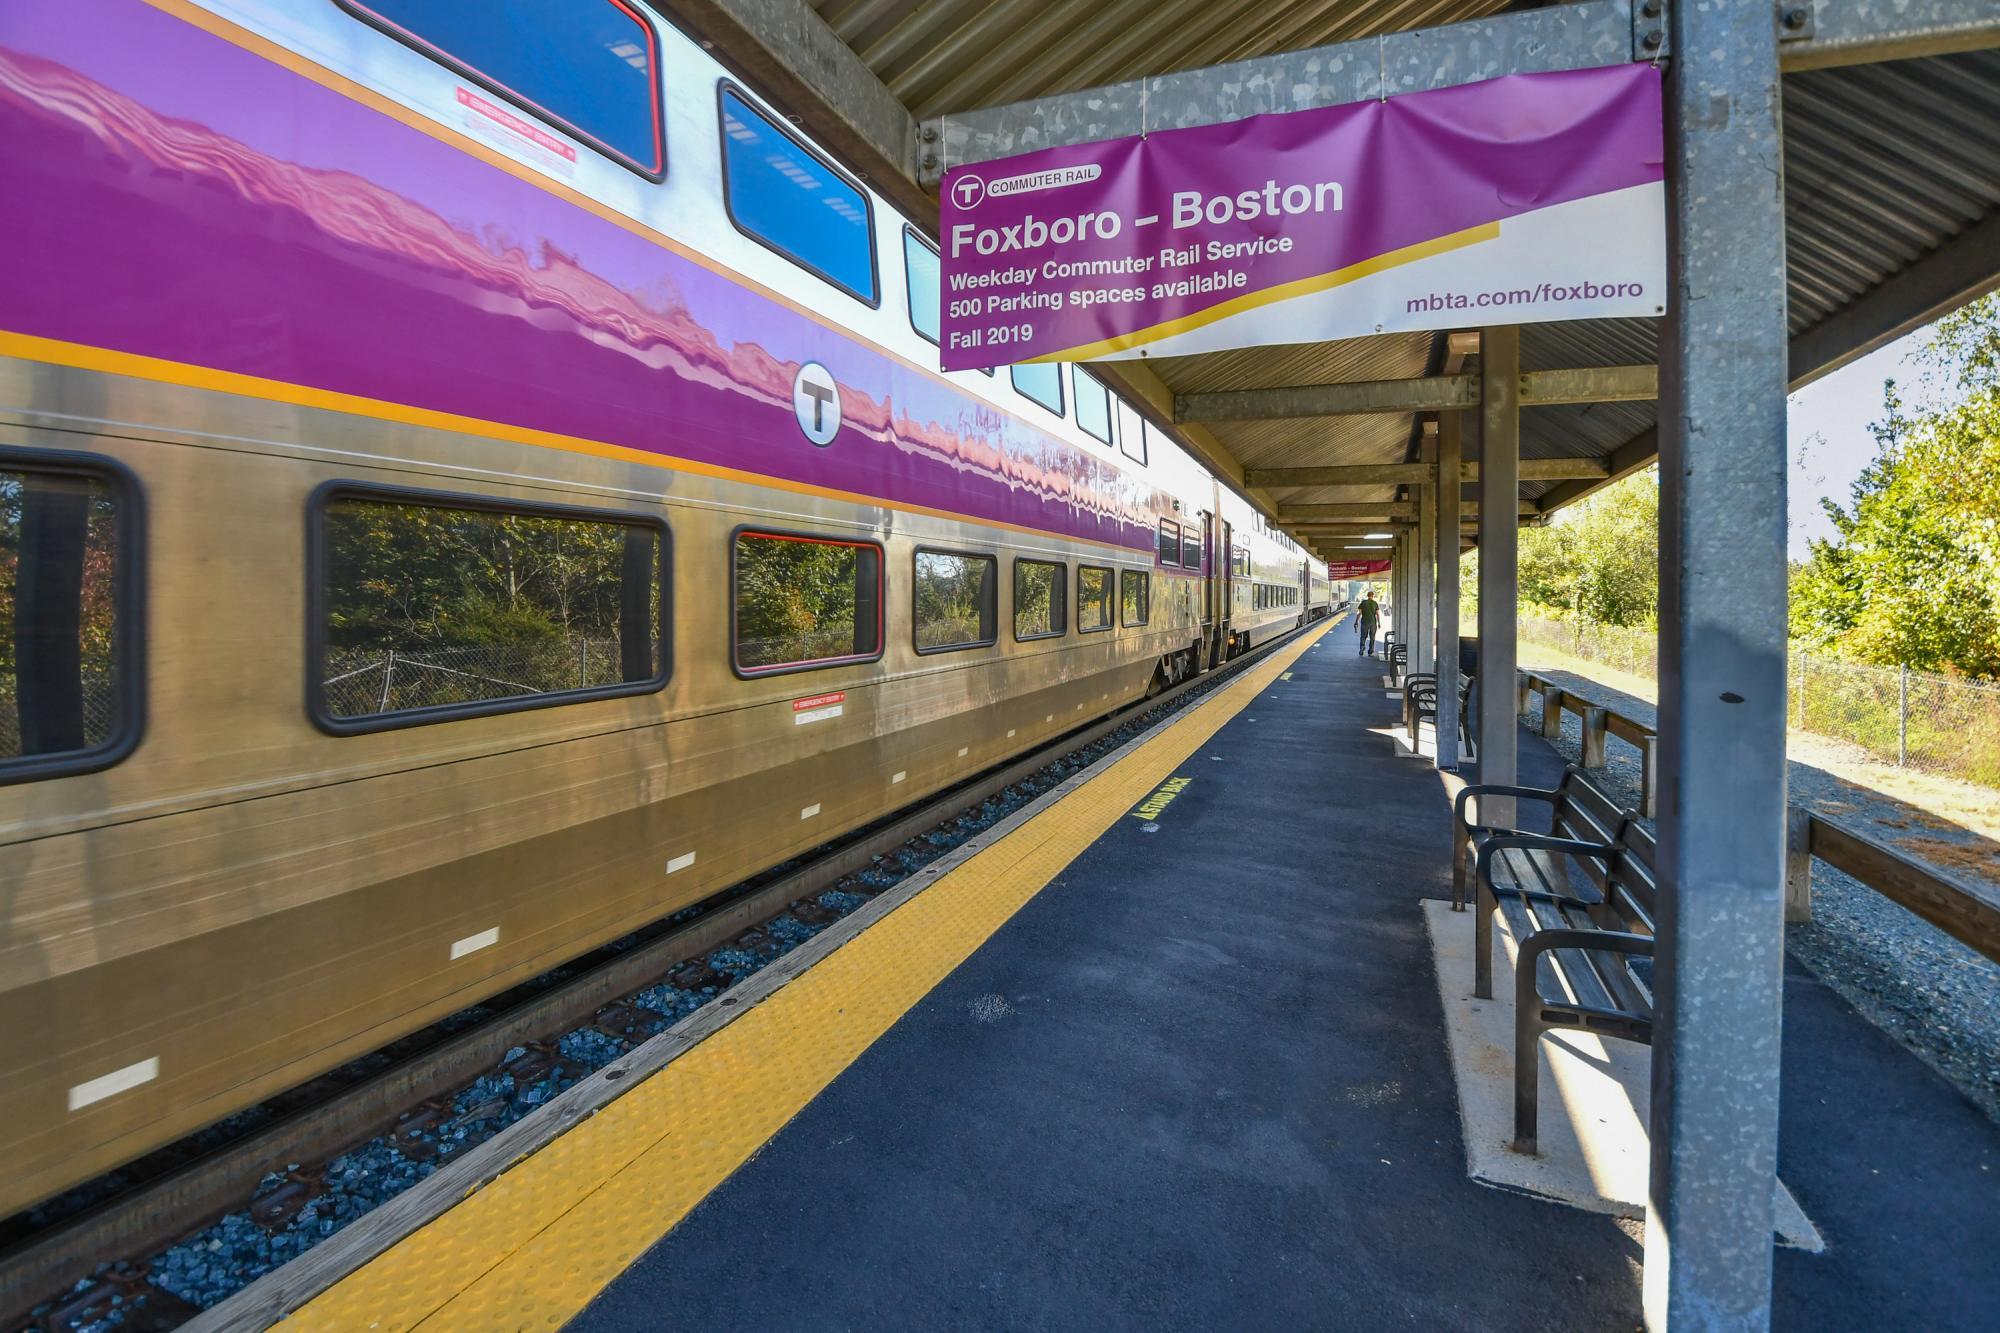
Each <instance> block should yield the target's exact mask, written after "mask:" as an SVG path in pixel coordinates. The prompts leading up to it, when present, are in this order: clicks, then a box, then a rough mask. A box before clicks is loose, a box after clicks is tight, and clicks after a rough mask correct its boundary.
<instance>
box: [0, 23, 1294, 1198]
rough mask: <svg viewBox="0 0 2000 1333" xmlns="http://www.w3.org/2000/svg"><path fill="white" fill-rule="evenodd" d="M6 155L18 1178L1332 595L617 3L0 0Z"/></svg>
mask: <svg viewBox="0 0 2000 1333" xmlns="http://www.w3.org/2000/svg"><path fill="white" fill-rule="evenodd" d="M0 179H5V180H6V182H7V193H6V199H5V202H4V203H0V256H4V257H0V615H4V616H5V617H6V618H7V620H8V624H7V626H5V627H4V632H0V653H4V654H5V655H6V658H7V660H6V662H5V663H4V666H0V1071H4V1076H3V1077H0V1160H4V1162H5V1163H6V1165H5V1168H4V1170H0V1214H6V1213H12V1212H16V1211H18V1210H21V1209H24V1208H29V1207H32V1206H34V1205H35V1204H37V1203H38V1202H39V1201H43V1200H47V1199H49V1198H50V1197H52V1196H55V1195H57V1194H60V1193H61V1192H63V1191H65V1190H68V1189H70V1188H72V1187H74V1186H76V1185H77V1184H78V1182H82V1181H86V1180H89V1179H92V1178H93V1177H96V1176H98V1175H100V1174H102V1173H104V1172H106V1171H109V1170H112V1169H114V1168H116V1167H118V1166H119V1165H121V1164H123V1163H126V1162H129V1161H131V1160H133V1159H135V1158H137V1157H139V1156H141V1155H142V1154H144V1153H146V1152H148V1151H149V1150H152V1149H154V1148H157V1147H158V1146H160V1145H162V1144H166V1143H170V1142H172V1141H174V1140H176V1139H177V1138H179V1137H182V1136H185V1135H187V1134H189V1133H190V1132H193V1131H197V1130H199V1129H201V1128H202V1127H204V1126H208V1125H210V1124H212V1123H215V1122H217V1121H221V1120H223V1119H225V1118H227V1117H228V1116H230V1115H231V1114H233V1113H235V1112H238V1111H240V1110H242V1109H243V1108H246V1107H249V1106H252V1105H254V1104H256V1103H258V1102H259V1101H260V1100H263V1099H267V1098H269V1097H270V1096H272V1095H273V1094H276V1093H278V1092H280V1091H282V1090H284V1089H287V1088H291V1087H294V1086H297V1085H299V1084H301V1083H303V1082H305V1081H307V1080H309V1079H311V1078H313V1077H315V1076H317V1075H320V1074H322V1073H323V1072H325V1071H328V1070H331V1069H334V1068H337V1067H339V1066H341V1065H342V1064H344V1063H346V1062H349V1061H352V1060H354V1059H355V1058H356V1057H358V1056H361V1055H363V1054H365V1053H366V1052H369V1051H371V1050H374V1049H377V1048H379V1047H381V1046H383V1045H384V1044H385V1043H388V1042H390V1041H392V1040H394V1039H395V1038H397V1037H399V1036H402V1035H404V1034H407V1033H409V1032H412V1031H414V1030H417V1029H419V1028H421V1027H423V1026H425V1025H428V1024H432V1023H435V1022H437V1021H439V1020H442V1019H445V1018H447V1017H448V1016H450V1015H452V1014H454V1013H456V1012H458V1011H460V1010H463V1009H465V1008H466V1007H468V1006H470V1005H473V1004H475V1003H477V1002H478V1001H480V1000H481V999H482V998H485V997H489V996H491V995H494V994H496V993H498V992H499V991H501V990H503V989H505V988H507V987H509V986H511V985H514V984H516V983H518V982H520V981H522V980H524V979H526V978H529V977H532V976H534V975H536V974H538V973H540V972H542V971H545V970H547V969H548V968H550V967H551V966H553V965H555V964H557V963H559V962H561V961H563V960H566V959H569V958H573V957H576V956H578V955H580V954H582V953H584V952H586V951H588V950H590V949H593V948H595V947H597V946H600V945H602V944H603V943H605V942H607V941H611V940H615V939H617V938H619V937H620V936H622V935H624V934H627V933H629V932H630V931H632V930H633V929H635V928H636V927H638V926H639V925H641V924H643V923H647V922H651V921H655V920H658V919H660V918H662V917H664V916H666V915H668V914H670V913H672V912H674V911H676V910H677V909H679V908H682V907H684V906H686V905H689V904H692V903H695V902H698V901H700V900H702V899H703V898H705V897H708V896H711V895H713V894H714V893H716V892H717V891H719V890H721V889H722V888H724V887H726V886H728V885H730V884H733V883H736V882H738V881H740V880H742V879H744V878H746V877H747V876H749V875H751V874H754V873H756V872H758V871H760V870H762V869H765V868H768V867H770V866H772V865H775V864H778V863H780V862H782V861H784V860H786V859H788V858H791V857H794V856H797V855H799V854H802V853H804V852H806V851H809V850H810V849H812V848H814V847H817V846H820V845H822V844H825V843H827V842H828V841H829V840H832V839H834V838H837V837H839V836H840V835H841V834H843V833H844V832H846V831H849V830H853V829H855V828H858V827H860V826H862V825H865V824H867V823H869V822H871V821H873V820H875V819H877V818H879V817H880V816H882V815H883V814H885V813H886V812H889V811H891V810H894V809H896V808H899V807H902V806H905V805H908V804H909V803H911V802H912V801H915V800H917V799H920V798H921V797H923V796H924V795H926V794H927V793H933V792H936V791H939V790H941V789H943V788H945V787H948V786H950V785H951V784H953V783H955V782H957V781H960V780H961V779H963V778H965V777H967V776H969V775H970V774H972V773H974V772H977V771H979V770H982V769H984V768H987V767H989V766H991V765H993V764H995V763H997V762H999V761H1001V760H1003V759H1006V758H1008V757H1010V756H1012V755H1015V754H1018V753H1021V752H1024V751H1026V750H1029V749H1031V748H1033V747H1035V746H1037V745H1040V744H1043V743H1046V742H1048V741H1049V740H1050V739H1052V738H1054V737H1056V736H1059V735H1061V734H1063V733H1065V732H1067V731H1069V730H1071V729H1073V728H1075V727H1077V726H1079V725H1081V724H1082V723H1083V722H1085V721H1086V720H1089V719H1094V718H1096V717H1098V716H1101V715H1103V714H1105V713H1107V712H1110V711H1112V710H1114V709H1117V708H1119V707H1122V706H1125V705H1127V704H1128V703H1130V702H1132V701H1135V700H1139V699H1142V698H1144V697H1146V696H1147V695H1148V693H1149V692H1152V691H1157V690H1159V689H1161V688H1163V687H1164V686H1166V685H1169V684H1171V683H1173V682H1175V681H1178V680H1181V679H1184V678H1186V677H1188V676H1191V675H1193V674H1195V673H1197V672H1200V671H1203V670H1206V669H1208V668H1209V667H1211V666H1213V665H1214V664H1216V663H1217V662H1220V661H1222V660H1224V659H1226V658H1228V657H1229V656H1231V655H1233V654H1235V653H1239V652H1241V651H1242V650H1243V649H1244V648H1246V647H1248V646H1250V645H1253V644H1256V643H1259V642H1263V641H1266V640H1268V639H1269V638H1271V637H1273V636H1276V635H1278V634H1281V633H1283V632H1286V631H1288V630H1290V629H1291V628H1293V627H1295V626H1297V625H1300V624H1302V623H1305V622H1307V621H1309V620H1311V619H1313V618H1315V617H1318V616H1321V615H1324V614H1326V612H1327V610H1328V607H1329V604H1330V600H1331V597H1332V585H1331V583H1330V582H1329V580H1328V578H1327V576H1326V569H1325V567H1324V566H1323V565H1320V564H1317V563H1315V562H1314V561H1312V560H1310V559H1309V558H1308V556H1307V554H1306V553H1305V552H1304V551H1303V550H1302V549H1301V548H1300V547H1299V546H1298V545H1297V544H1296V543H1294V542H1293V541H1292V540H1291V539H1290V538H1289V537H1287V536H1285V535H1284V534H1283V533H1281V532H1279V531H1277V530H1276V529H1275V527H1274V526H1273V525H1271V524H1270V523H1269V522H1268V521H1267V520H1266V519H1265V517H1264V516H1263V515H1262V514H1260V513H1259V511H1258V510H1257V509H1256V508H1255V507H1254V506H1253V505H1252V504H1251V503H1250V502H1249V501H1248V500H1247V499H1245V498H1244V497H1243V496H1242V495H1241V494H1239V493H1238V492H1237V491H1236V490H1235V489H1233V488H1232V487H1231V486H1229V485H1227V484H1225V483H1224V482H1223V481H1222V479H1220V478H1218V477H1217V476H1216V475H1214V474H1213V473H1212V472H1211V471H1210V470H1209V469H1207V468H1206V467H1205V466H1204V465H1203V464H1202V463H1201V462H1200V461H1199V459H1198V457H1197V456H1196V455H1195V454H1194V453H1193V452H1192V451H1191V450H1190V449H1189V448H1187V447H1185V446H1184V444H1183V443H1182V441H1181V440H1180V439H1179V438H1178V437H1177V436H1176V434H1175V433H1174V431H1173V430H1172V428H1171V427H1170V426H1168V425H1166V424H1165V418H1164V417H1162V416H1161V414H1160V413H1159V412H1158V411H1157V409H1153V410H1150V411H1149V410H1147V409H1148V405H1146V404H1143V403H1139V402H1135V401H1133V400H1131V399H1128V398H1127V397H1125V396H1123V395H1122V394H1120V393H1118V392H1114V391H1113V390H1112V388H1111V387H1110V386H1108V385H1107V383H1106V382H1105V381H1104V380H1102V379H1100V378H1099V377H1098V376H1096V375H1094V374H1093V373H1092V371H1091V370H1090V368H1089V367H1087V366H1084V365H1080V364H1078V365H1071V364H1055V363H1047V364H1033V365H1021V366H1002V367H998V368H996V369H995V370H992V371H987V372H978V371H961V372H953V373H945V372H943V371H942V370H940V368H939V356H938V348H937V345H936V344H937V337H938V324H939V302H940V274H939V261H938V256H937V250H936V246H935V242H934V239H933V238H932V237H931V236H930V235H929V234H927V233H926V232H925V231H924V230H923V229H922V228H921V227H919V226H918V225H916V224H915V223H914V222H913V221H912V220H911V219H909V218H907V217H905V216H902V215H901V214H900V213H898V212H897V210H896V209H895V208H893V207H892V206H891V205H890V203H889V202H888V201H887V199H886V198H885V197H884V196H883V195H881V194H879V193H877V192H876V191H875V190H873V189H871V188H870V187H869V185H868V184H867V183H866V182H865V181H864V180H862V179H861V178H860V177H858V176H857V175H856V174H855V173H853V172H852V171H850V170H849V169H848V168H847V167H845V166H843V165H842V164H841V163H840V162H839V161H837V160H836V159H835V158H834V157H833V156H832V155H830V154H829V153H827V152H826V151H824V150H823V149H822V148H821V147H820V146H819V145H817V144H816V143H815V142H814V141H813V139H812V137H811V136H810V135H809V134H808V133H807V132H806V131H805V130H804V129H803V128H801V126H800V125H799V124H797V123H796V122H795V121H794V120H793V119H792V118H790V117H788V116H786V115H785V114H783V113H782V111H780V110H779V109H778V108H776V107H774V106H772V105H771V104H769V103H768V102H767V101H766V100H765V99H764V98H762V97H761V96H760V95H759V94H758V93H757V92H756V91H755V90H754V89H752V88H751V87H749V86H748V85H747V84H746V83H745V82H744V81H743V80H742V79H740V78H739V77H738V76H737V75H736V74H735V73H734V72H732V71H731V70H729V69H726V68H724V67H723V66H722V65H721V64H720V63H718V62H717V60H716V59H715V58H714V57H713V56H712V55H711V54H710V53H709V52H708V51H707V50H705V49H704V47H703V45H702V43H701V41H700V39H699V36H698V34H692V33H690V32H687V31H684V30H683V29H682V28H681V27H679V26H677V25H676V23H675V22H674V21H673V20H672V19H671V18H670V17H669V16H668V15H667V14H666V13H665V12H663V11H661V10H656V9H654V8H652V7H650V6H648V5H646V4H643V3H640V2H639V0H576V3H574V4H570V5H567V6H562V7H556V6H550V5H547V4H540V3H530V2H529V0H490V2H489V3H483V4H480V5H476V6H475V5H438V4H433V3H421V2H419V0H11V2H10V3H9V4H7V5H6V6H4V8H0Z"/></svg>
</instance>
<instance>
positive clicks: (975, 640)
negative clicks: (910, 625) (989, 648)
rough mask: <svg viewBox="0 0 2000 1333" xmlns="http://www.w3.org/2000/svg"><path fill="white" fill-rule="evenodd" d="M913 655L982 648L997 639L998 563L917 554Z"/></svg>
mask: <svg viewBox="0 0 2000 1333" xmlns="http://www.w3.org/2000/svg"><path fill="white" fill-rule="evenodd" d="M913 596H914V597H915V600H916V625H917V651H918V652H920V653H941V652H946V651H948V650H950V649H954V648H983V647H985V646H986V645H987V644H990V643H992V642H994V641H995V640H996V639H998V638H999V631H998V629H996V628H995V627H996V626H997V625H998V624H999V622H1000V562H999V560H998V559H996V558H995V557H993V556H990V555H960V554H957V553H956V552H952V551H922V550H920V551H918V552H917V581H916V587H915V591H914V593H913Z"/></svg>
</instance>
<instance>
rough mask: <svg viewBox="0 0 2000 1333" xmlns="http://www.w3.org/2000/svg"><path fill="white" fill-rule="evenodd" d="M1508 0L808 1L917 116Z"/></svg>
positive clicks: (1454, 17)
mask: <svg viewBox="0 0 2000 1333" xmlns="http://www.w3.org/2000/svg"><path fill="white" fill-rule="evenodd" d="M1506 4H1507V0H1299V2H1298V3H1292V4H1272V3H1270V0H813V8H814V9H815V10H817V11H818V13H819V15H820V17H821V18H823V19H825V20H826V22H827V24H828V26H830V27H831V28H832V29H833V30H834V32H836V33H838V34H839V36H840V38H841V40H842V41H844V42H846V43H847V44H848V45H849V46H851V47H853V48H854V50H855V51H856V52H857V53H858V54H859V55H860V56H861V58H862V59H863V60H864V61H866V62H867V64H868V67H869V68H870V69H871V70H873V71H874V72H875V74H876V77H878V78H880V79H881V80H882V81H883V82H884V83H886V84H887V85H888V86H889V88H890V89H891V91H893V92H894V93H895V94H896V96H897V97H898V98H900V99H902V101H903V104H904V105H906V106H908V107H909V108H910V109H911V110H912V111H914V112H915V113H916V114H917V115H919V116H928V115H933V114H935V113H938V112H941V111H969V110H972V109H974V108H976V107H984V106H998V105H1000V104H1002V103H1006V102H1018V101H1022V100H1024V99H1026V98H1030V97H1040V96H1043V95H1045V94H1048V93H1058V92H1069V91H1072V90H1074V89H1078V88H1090V87H1095V86H1097V85H1099V84H1105V83H1119V82H1122V81H1124V80H1127V79H1136V78H1139V77H1141V76H1143V75H1148V74H1167V73H1171V72H1172V71H1174V70H1180V69H1198V68H1200V67H1202V66H1205V65H1216V64H1221V63H1224V62H1225V61H1230V60H1243V59H1248V58H1249V57H1252V56H1261V55H1270V54H1272V53H1274V52H1278V51H1296V50H1300V49H1303V48H1305V47H1310V46H1321V45H1324V44H1326V43H1328V42H1338V41H1346V40H1348V39H1349V38H1354V37H1367V36H1372V35H1374V34H1376V33H1383V32H1400V31H1404V30H1407V29H1410V28H1428V27H1435V26H1437V25H1439V24H1445V23H1456V22H1459V21H1461V20H1464V19H1470V18H1480V17H1483V16H1484V15H1487V14H1492V13H1495V12H1497V11H1499V10H1501V9H1503V8H1505V7H1506Z"/></svg>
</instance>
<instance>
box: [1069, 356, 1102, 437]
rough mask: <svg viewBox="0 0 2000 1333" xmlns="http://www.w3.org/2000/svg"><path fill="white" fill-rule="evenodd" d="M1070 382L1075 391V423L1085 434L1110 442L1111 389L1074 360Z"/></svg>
mask: <svg viewBox="0 0 2000 1333" xmlns="http://www.w3.org/2000/svg"><path fill="white" fill-rule="evenodd" d="M1070 384H1071V385H1072V387H1073V388H1074V390H1075V393H1076V424H1077V425H1079V426H1081V427H1082V428H1083V430H1084V432H1085V433H1086V434H1089V435H1095V436H1096V437H1097V438H1098V439H1100V440H1102V441H1104V442H1105V443H1106V444H1109V443H1111V391H1110V390H1109V389H1106V388H1105V387H1104V381H1102V380H1100V379H1098V378H1097V376H1095V375H1093V374H1091V373H1090V372H1089V371H1087V370H1085V369H1084V368H1083V367H1082V366H1079V365H1076V364H1075V363H1074V362H1072V363H1071V365H1070Z"/></svg>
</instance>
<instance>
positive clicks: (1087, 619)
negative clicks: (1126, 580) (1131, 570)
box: [1076, 565, 1116, 634]
mask: <svg viewBox="0 0 2000 1333" xmlns="http://www.w3.org/2000/svg"><path fill="white" fill-rule="evenodd" d="M1115 577H1116V576H1115V575H1114V574H1113V573H1112V572H1111V571H1110V570H1108V569H1104V568H1102V567H1100V566H1098V565H1078V566H1077V567H1076V632H1077V633H1079V634H1091V633H1095V632H1096V631H1098V630H1101V629H1110V628H1111V596H1112V580H1113V578H1115Z"/></svg>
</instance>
